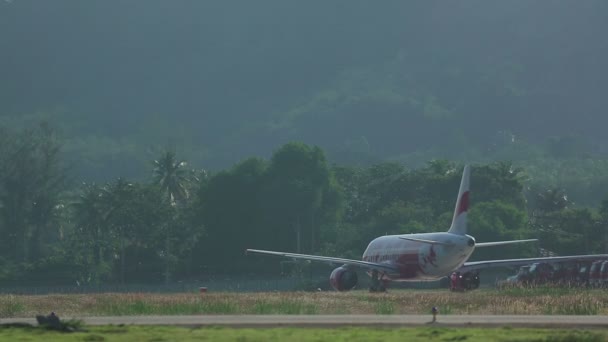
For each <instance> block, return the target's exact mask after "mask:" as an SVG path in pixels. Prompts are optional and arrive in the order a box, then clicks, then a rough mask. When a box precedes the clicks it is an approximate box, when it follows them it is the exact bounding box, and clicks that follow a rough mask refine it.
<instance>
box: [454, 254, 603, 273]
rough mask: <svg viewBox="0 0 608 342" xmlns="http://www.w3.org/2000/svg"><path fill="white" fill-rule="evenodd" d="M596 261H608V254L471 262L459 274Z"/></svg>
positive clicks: (466, 263)
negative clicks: (542, 263) (494, 269)
mask: <svg viewBox="0 0 608 342" xmlns="http://www.w3.org/2000/svg"><path fill="white" fill-rule="evenodd" d="M596 259H606V260H608V254H591V255H571V256H558V257H544V258H524V259H505V260H485V261H472V262H465V263H464V265H463V266H462V267H461V268H460V269H459V271H460V272H470V271H477V270H481V269H484V268H491V267H516V266H523V265H529V264H533V263H535V262H546V263H556V262H565V261H592V260H596Z"/></svg>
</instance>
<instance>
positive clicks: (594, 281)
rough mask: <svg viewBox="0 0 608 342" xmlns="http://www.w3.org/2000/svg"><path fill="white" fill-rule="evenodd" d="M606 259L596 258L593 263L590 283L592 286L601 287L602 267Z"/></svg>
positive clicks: (590, 269)
mask: <svg viewBox="0 0 608 342" xmlns="http://www.w3.org/2000/svg"><path fill="white" fill-rule="evenodd" d="M603 262H604V260H596V261H594V262H593V263H591V267H590V268H589V285H590V286H592V287H599V286H600V285H601V278H600V269H601V267H602V263H603Z"/></svg>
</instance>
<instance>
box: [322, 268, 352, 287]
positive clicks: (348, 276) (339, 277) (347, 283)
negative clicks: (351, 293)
mask: <svg viewBox="0 0 608 342" xmlns="http://www.w3.org/2000/svg"><path fill="white" fill-rule="evenodd" d="M357 280H358V278H357V272H355V271H353V270H349V269H348V268H346V267H344V266H341V267H338V268H336V269H335V270H333V271H332V272H331V275H330V276H329V283H330V284H331V287H333V288H334V289H336V290H337V291H348V290H351V289H352V288H353V287H355V285H357Z"/></svg>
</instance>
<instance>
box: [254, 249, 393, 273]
mask: <svg viewBox="0 0 608 342" xmlns="http://www.w3.org/2000/svg"><path fill="white" fill-rule="evenodd" d="M246 253H257V254H269V255H278V256H282V257H286V258H291V259H302V260H310V261H319V262H325V263H328V264H332V265H336V264H343V265H350V266H357V267H361V268H364V269H369V270H378V271H382V272H387V271H388V272H398V271H399V269H398V268H397V267H396V266H394V265H391V264H382V263H376V262H369V261H362V260H354V259H343V258H332V257H325V256H320V255H308V254H296V253H285V252H275V251H264V250H260V249H247V250H246Z"/></svg>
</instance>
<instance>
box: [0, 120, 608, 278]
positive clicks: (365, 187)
mask: <svg viewBox="0 0 608 342" xmlns="http://www.w3.org/2000/svg"><path fill="white" fill-rule="evenodd" d="M2 133H3V134H2V135H1V137H2V141H1V145H0V146H1V147H2V148H1V149H0V161H1V163H0V166H1V167H0V236H3V238H2V239H0V251H1V252H0V263H1V267H0V269H1V270H2V273H0V281H1V282H3V283H5V284H14V283H15V282H17V283H19V284H24V283H38V284H41V283H42V284H74V283H77V284H100V283H127V282H141V281H148V282H154V281H158V282H160V281H161V280H164V281H165V282H169V281H172V280H176V279H190V278H196V277H200V276H202V275H209V274H226V273H231V274H237V273H238V274H251V273H253V272H257V273H258V274H259V273H260V272H261V273H262V274H263V273H266V274H272V273H278V272H280V271H281V268H280V267H279V261H278V260H276V259H275V260H273V261H268V260H261V259H260V258H255V257H247V256H245V255H244V250H245V249H246V248H259V249H271V250H285V251H297V252H301V253H313V254H315V253H321V254H325V255H335V256H342V257H348V258H358V257H360V255H361V253H362V252H363V250H364V249H365V247H366V245H367V243H368V242H369V241H370V240H371V239H373V238H374V237H376V236H379V235H384V234H400V233H417V232H429V231H445V230H446V229H447V227H448V226H449V224H450V220H451V216H452V213H453V208H454V203H455V198H456V193H457V190H458V184H459V181H460V177H461V170H462V166H463V165H462V164H460V163H455V162H450V161H445V160H433V161H429V162H428V163H427V164H426V165H425V166H424V167H421V168H417V169H408V168H406V167H405V166H403V165H402V164H400V163H395V162H383V163H378V164H374V165H371V166H368V167H359V166H345V165H338V164H330V163H329V162H328V161H327V159H326V157H325V153H324V151H323V150H322V149H321V148H319V147H316V146H310V145H306V144H303V143H297V142H292V143H288V144H285V145H283V146H281V147H280V148H278V149H277V150H276V151H275V152H274V153H273V154H272V156H271V158H270V159H269V160H266V159H262V158H256V157H254V158H249V159H245V160H243V161H241V162H239V163H237V164H235V165H233V166H232V167H230V168H228V169H225V170H221V171H218V172H208V171H206V170H202V169H194V168H192V167H191V166H190V165H189V164H188V163H187V162H186V161H183V160H181V159H179V157H178V156H177V155H176V153H175V152H173V151H165V152H163V153H161V154H160V155H159V156H158V158H157V159H155V160H153V161H151V162H150V164H149V165H150V174H151V176H150V177H149V178H148V179H145V180H142V181H136V180H129V179H124V178H116V179H115V180H112V181H109V182H106V183H100V184H97V183H94V182H89V183H81V184H78V183H76V182H74V181H72V180H70V179H69V168H66V162H65V160H63V159H62V158H61V155H62V154H61V153H60V151H61V148H62V145H61V140H59V139H58V138H57V136H56V134H55V132H54V131H53V129H52V128H51V127H49V126H48V125H47V124H41V125H39V126H35V127H32V128H28V129H25V130H22V131H12V130H9V129H3V130H2ZM528 183H529V178H527V176H526V170H525V169H523V168H519V167H516V166H514V165H513V164H511V163H508V162H494V163H489V164H474V165H473V173H472V189H471V190H472V196H471V199H472V203H473V205H472V208H471V212H470V221H469V232H470V234H472V235H473V236H475V237H476V238H477V240H478V241H497V240H508V239H520V238H539V239H540V242H539V243H538V244H527V245H521V246H513V247H504V248H493V249H486V250H481V251H478V252H476V253H475V258H505V257H524V256H536V255H548V254H550V253H555V254H570V253H581V254H584V253H601V252H605V246H606V244H607V242H608V241H607V239H608V235H607V234H606V232H608V200H605V201H603V202H602V203H601V204H599V205H598V207H597V208H586V207H580V206H574V205H573V204H572V203H571V202H570V201H568V197H567V194H565V193H564V192H563V190H558V189H543V190H542V191H540V192H537V191H535V190H532V187H529V186H528Z"/></svg>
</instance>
